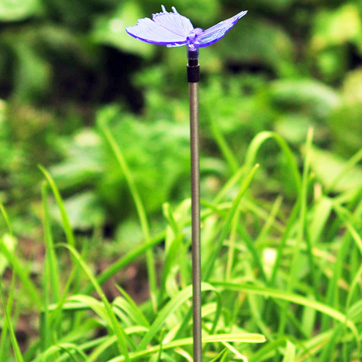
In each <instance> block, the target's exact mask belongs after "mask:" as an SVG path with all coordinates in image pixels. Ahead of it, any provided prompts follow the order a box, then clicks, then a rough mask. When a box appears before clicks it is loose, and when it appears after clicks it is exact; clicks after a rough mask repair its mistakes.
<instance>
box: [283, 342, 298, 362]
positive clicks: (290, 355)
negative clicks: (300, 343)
mask: <svg viewBox="0 0 362 362" xmlns="http://www.w3.org/2000/svg"><path fill="white" fill-rule="evenodd" d="M294 361H295V345H294V344H293V343H292V342H290V341H287V348H286V350H285V354H284V358H283V361H282V362H294Z"/></svg>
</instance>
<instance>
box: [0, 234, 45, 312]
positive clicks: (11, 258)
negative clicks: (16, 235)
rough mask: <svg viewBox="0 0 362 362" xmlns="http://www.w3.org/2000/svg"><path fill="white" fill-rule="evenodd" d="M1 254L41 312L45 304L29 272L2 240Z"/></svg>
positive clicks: (0, 243) (0, 245)
mask: <svg viewBox="0 0 362 362" xmlns="http://www.w3.org/2000/svg"><path fill="white" fill-rule="evenodd" d="M0 252H1V253H2V254H3V255H4V256H5V258H6V259H7V261H8V263H9V264H10V265H11V266H12V268H13V270H14V272H15V273H16V275H17V276H18V277H19V279H20V280H21V281H22V283H23V285H24V288H25V289H26V290H27V291H28V293H29V296H30V298H31V300H32V301H33V303H34V304H35V305H36V306H37V308H38V309H39V310H40V309H41V308H42V305H43V303H42V301H41V298H40V296H39V293H38V291H37V290H36V288H35V286H34V284H33V282H32V281H31V279H30V278H29V276H28V274H27V271H26V270H25V269H24V266H23V265H21V262H20V261H18V260H17V258H16V257H15V255H14V254H13V253H12V252H11V251H10V250H9V249H8V247H7V246H6V245H5V243H4V242H2V241H1V240H0Z"/></svg>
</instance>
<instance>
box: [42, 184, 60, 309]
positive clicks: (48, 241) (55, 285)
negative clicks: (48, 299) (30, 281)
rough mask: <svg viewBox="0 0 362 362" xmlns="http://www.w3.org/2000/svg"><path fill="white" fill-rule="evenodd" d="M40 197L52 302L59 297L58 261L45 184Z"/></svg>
mask: <svg viewBox="0 0 362 362" xmlns="http://www.w3.org/2000/svg"><path fill="white" fill-rule="evenodd" d="M42 199H43V213H44V221H43V228H44V234H45V235H44V236H45V247H46V262H47V266H48V268H49V269H48V271H49V281H50V286H51V290H52V297H53V300H52V302H53V303H56V302H58V301H59V298H60V283H59V273H58V263H57V258H56V255H55V251H54V242H53V236H52V231H51V225H50V216H49V206H48V190H47V185H46V184H45V183H43V185H42Z"/></svg>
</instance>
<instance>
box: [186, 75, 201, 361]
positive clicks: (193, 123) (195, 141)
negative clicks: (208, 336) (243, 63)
mask: <svg viewBox="0 0 362 362" xmlns="http://www.w3.org/2000/svg"><path fill="white" fill-rule="evenodd" d="M189 91H190V148H191V204H192V206H191V216H192V303H193V342H194V343H193V348H194V362H201V361H202V340H201V330H202V326H201V247H200V162H199V159H200V157H199V155H200V153H199V148H200V147H199V102H198V83H197V82H195V83H189Z"/></svg>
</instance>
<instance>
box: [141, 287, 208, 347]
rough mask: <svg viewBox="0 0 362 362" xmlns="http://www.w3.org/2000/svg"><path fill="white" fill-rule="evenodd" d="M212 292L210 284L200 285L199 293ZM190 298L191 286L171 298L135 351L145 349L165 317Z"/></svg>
mask: <svg viewBox="0 0 362 362" xmlns="http://www.w3.org/2000/svg"><path fill="white" fill-rule="evenodd" d="M208 290H209V291H214V290H215V288H214V287H212V286H211V285H210V284H206V283H202V285H201V291H202V292H204V291H208ZM191 297H192V286H191V285H190V286H188V287H187V288H186V289H184V290H182V291H181V292H179V294H177V295H176V296H175V297H174V298H172V299H171V300H170V301H169V302H168V303H167V304H166V306H165V307H164V308H163V309H162V310H161V311H160V312H159V313H158V315H157V317H156V319H155V321H154V322H153V323H152V326H151V328H150V330H149V331H148V333H147V334H146V335H145V336H144V337H143V339H142V340H141V342H140V343H139V346H138V348H137V351H141V350H143V349H146V347H147V345H148V344H149V343H150V342H151V341H152V339H153V338H154V337H155V335H156V334H157V333H158V332H159V330H160V329H161V327H162V325H163V324H164V322H165V320H166V319H167V317H168V316H169V315H170V314H171V313H173V312H174V311H175V310H177V309H178V308H179V307H180V306H181V305H182V304H184V303H185V302H186V301H187V300H189V299H190V298H191Z"/></svg>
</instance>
